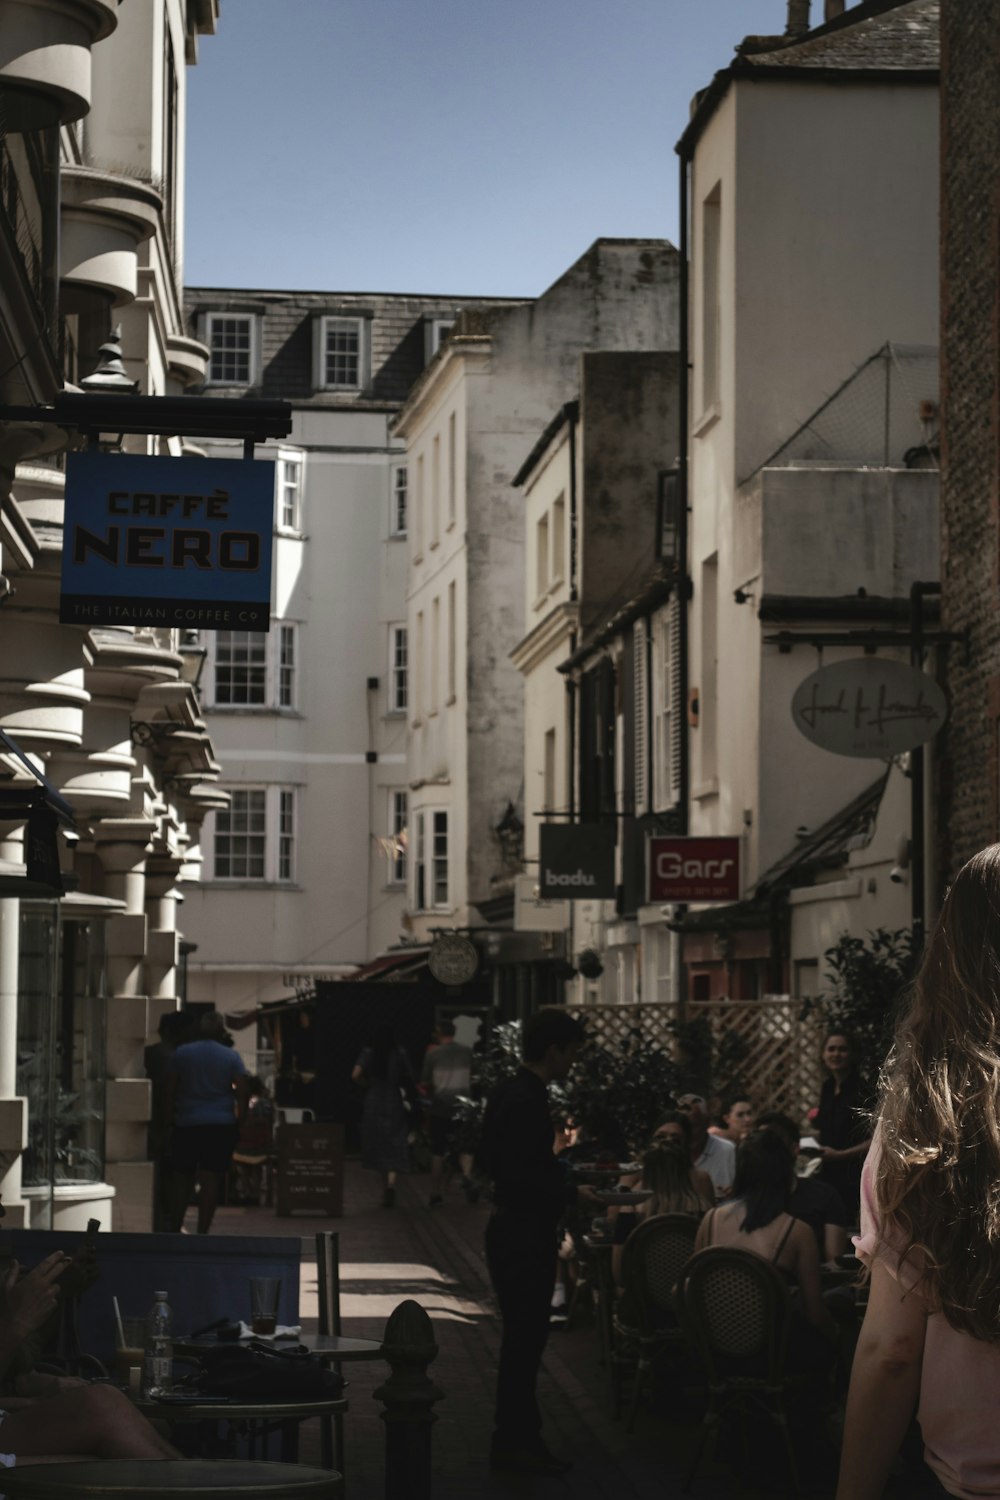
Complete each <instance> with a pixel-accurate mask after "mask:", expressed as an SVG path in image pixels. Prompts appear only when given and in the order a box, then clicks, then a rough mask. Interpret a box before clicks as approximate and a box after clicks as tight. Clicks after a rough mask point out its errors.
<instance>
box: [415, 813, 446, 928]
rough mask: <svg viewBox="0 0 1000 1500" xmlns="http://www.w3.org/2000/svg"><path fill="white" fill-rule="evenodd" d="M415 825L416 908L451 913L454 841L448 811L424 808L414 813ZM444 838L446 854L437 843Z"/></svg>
mask: <svg viewBox="0 0 1000 1500" xmlns="http://www.w3.org/2000/svg"><path fill="white" fill-rule="evenodd" d="M413 823H414V842H413V909H414V911H450V909H451V864H450V859H451V842H450V829H449V819H448V808H446V807H421V808H420V809H419V810H418V811H417V812H416V813H414V815H413ZM442 838H443V840H444V852H443V853H441V850H440V845H439V844H438V842H437V841H438V839H442ZM428 897H429V898H430V899H429V900H428V899H427V898H428Z"/></svg>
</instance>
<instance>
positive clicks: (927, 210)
mask: <svg viewBox="0 0 1000 1500" xmlns="http://www.w3.org/2000/svg"><path fill="white" fill-rule="evenodd" d="M790 16H792V11H790ZM936 67H937V11H936V6H935V5H934V4H933V3H924V0H911V3H908V4H903V5H900V6H898V7H896V8H894V9H890V10H887V11H885V12H882V13H880V14H877V15H873V16H868V17H865V18H862V19H861V20H858V18H857V17H856V16H854V15H853V14H852V12H850V11H848V12H847V13H846V14H845V15H843V16H841V17H839V18H838V19H836V20H834V21H832V22H830V23H828V24H825V25H822V26H820V27H817V28H816V29H815V30H814V31H812V32H809V33H808V34H804V33H802V34H800V33H799V32H798V31H797V30H796V29H795V27H794V26H792V27H790V34H788V35H786V36H785V37H784V38H778V37H773V38H749V39H748V44H747V45H746V46H745V47H744V49H742V50H739V51H738V54H737V58H736V61H735V62H734V63H733V64H732V65H731V66H730V67H729V68H727V69H725V70H724V71H723V72H721V73H719V74H717V75H716V78H715V80H714V81H713V83H712V85H711V87H710V88H709V89H708V90H706V91H705V93H704V95H702V96H700V98H699V100H698V101H697V103H696V107H695V110H694V112H693V116H692V121H691V124H690V125H689V127H688V129H687V131H686V132H685V135H684V136H683V137H682V140H681V143H680V146H679V148H678V149H679V151H680V153H681V159H682V172H683V173H684V177H685V190H686V198H687V202H688V204H689V214H690V226H691V229H690V235H691V238H690V267H691V282H690V288H691V290H690V312H689V337H690V362H691V370H692V378H691V382H690V389H689V424H688V434H687V445H688V452H687V475H688V487H687V500H688V503H689V506H690V517H691V519H690V552H689V568H690V576H691V588H692V598H691V603H690V609H689V624H690V642H691V649H690V703H689V705H688V717H689V721H690V722H689V728H688V736H689V739H688V744H689V755H690V832H691V833H692V834H696V835H697V834H705V835H710V834H715V835H731V836H737V837H739V838H740V839H741V840H742V849H743V861H744V876H743V889H744V908H745V909H744V911H743V913H742V916H741V914H740V913H739V912H737V911H735V910H734V911H733V912H730V913H723V914H720V922H719V923H714V922H713V920H712V919H711V914H710V913H704V912H703V913H701V914H700V916H699V918H698V919H697V921H696V923H695V924H694V925H695V927H696V929H697V930H690V931H688V932H687V934H686V935H685V936H684V938H683V945H684V949H683V956H684V960H685V964H686V969H687V994H688V996H689V997H690V998H696V999H710V998H719V997H721V996H723V995H730V996H732V997H735V998H755V997H756V996H758V995H759V994H762V993H764V992H766V991H769V990H770V991H781V990H786V989H791V990H793V991H794V992H796V993H812V992H813V990H814V989H815V987H816V985H817V983H818V982H819V980H820V979H821V974H820V970H821V968H822V959H823V953H824V950H825V949H826V948H827V947H829V946H831V945H832V943H833V942H834V941H835V940H836V938H837V937H838V936H839V935H840V934H841V933H842V932H844V931H849V932H850V933H852V934H854V935H855V936H859V937H860V936H863V935H864V933H865V932H866V931H868V930H870V929H873V928H875V927H879V926H885V927H890V928H897V927H902V926H904V925H906V923H907V922H908V921H909V901H910V897H909V893H908V891H907V890H906V888H905V887H904V886H903V885H902V884H899V883H894V882H893V881H890V879H889V872H890V869H891V868H892V866H893V865H894V864H895V863H896V857H897V851H898V848H899V844H900V838H901V836H905V835H906V834H907V833H908V832H909V809H908V803H907V796H908V793H907V783H906V782H905V778H904V777H903V771H902V768H901V767H900V766H899V765H896V766H893V767H892V768H891V769H890V773H889V776H888V780H887V781H885V782H884V784H883V781H882V778H883V776H884V774H885V769H886V768H885V767H884V766H883V765H881V763H879V762H871V761H865V760H854V759H849V758H846V757H843V756H838V755H834V754H832V753H830V752H828V751H825V750H822V749H820V748H818V747H817V746H815V745H811V744H809V743H808V742H807V741H806V740H805V739H804V738H803V737H802V736H801V735H800V734H799V733H798V731H797V729H796V728H795V727H794V724H793V721H792V717H791V699H792V695H793V693H794V691H795V688H796V687H797V686H798V684H799V683H800V682H801V681H802V680H803V679H804V678H806V677H807V676H808V675H809V674H810V673H811V672H813V671H814V670H815V669H816V667H817V666H818V665H820V664H821V663H830V662H832V661H836V660H839V659H842V658H844V657H850V656H857V655H859V654H862V653H863V651H864V650H865V649H866V639H867V648H870V649H877V650H878V651H879V652H880V653H884V654H887V655H889V656H895V657H897V658H901V659H903V660H905V661H908V660H909V653H910V639H909V634H908V620H909V591H910V586H911V584H912V583H914V582H916V581H922V582H933V581H934V580H935V579H936V578H937V576H938V532H937V475H936V473H935V472H934V468H935V446H934V444H935V438H936V398H937V380H936V357H935V349H934V346H935V344H936V341H937V326H938V324H937V320H938V290H937V188H936V173H935V172H934V171H931V172H928V170H927V167H928V163H934V162H936V160H937V152H938V144H937V141H938V97H937V95H938V90H937V73H936ZM876 247H877V248H876ZM866 632H867V633H868V635H867V638H866V636H865V633H866ZM872 632H874V636H872V635H871V633H872ZM930 666H931V669H932V667H933V663H931V664H930ZM876 783H878V786H876ZM866 791H870V792H871V796H870V798H869V801H868V803H867V805H866V807H865V808H863V809H862V810H861V811H860V812H859V811H858V809H857V808H856V807H854V804H855V801H856V799H858V798H862V800H863V797H864V794H865V793H866ZM852 807H854V814H852V815H851V816H847V817H846V819H845V821H843V824H842V826H840V828H839V832H838V831H837V825H838V819H840V818H841V817H842V815H845V814H847V813H848V812H849V810H850V809H851V808H852ZM928 813H929V809H928ZM838 838H839V844H838V843H837V839H838ZM831 840H833V843H834V844H836V845H837V847H836V849H835V850H834V849H833V848H832V845H831ZM832 855H833V856H835V857H831V856H832ZM778 888H780V889H782V890H784V892H785V894H786V895H787V897H788V900H789V903H790V907H789V926H790V934H789V937H788V941H787V947H786V950H785V951H781V947H780V945H779V944H777V943H776V941H775V935H774V931H773V926H772V927H771V928H769V923H768V917H767V899H768V895H769V893H770V894H772V895H773V893H774V891H775V890H776V889H778ZM789 892H790V894H789ZM754 902H757V907H756V912H757V918H756V920H755V921H754V920H751V918H752V917H753V912H752V911H749V909H748V908H749V907H752V906H753V904H754ZM727 923H728V924H729V925H727Z"/></svg>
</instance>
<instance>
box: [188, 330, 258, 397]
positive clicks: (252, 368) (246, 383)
mask: <svg viewBox="0 0 1000 1500" xmlns="http://www.w3.org/2000/svg"><path fill="white" fill-rule="evenodd" d="M222 322H238V323H246V324H247V325H248V327H249V329H250V348H249V355H248V373H247V378H246V380H223V379H222V378H221V377H219V376H215V375H213V374H212V358H213V355H214V352H215V351H214V345H213V342H212V340H213V331H214V327H215V324H216V323H222ZM202 338H203V340H204V342H205V343H206V344H207V345H208V348H209V349H210V350H211V351H212V353H210V355H209V359H208V368H207V370H206V372H205V384H206V385H221V386H239V387H242V388H248V387H250V386H254V385H256V384H257V383H258V378H259V377H258V369H259V359H260V319H259V317H258V315H257V314H256V313H244V312H208V313H206V314H205V320H204V324H203V327H202Z"/></svg>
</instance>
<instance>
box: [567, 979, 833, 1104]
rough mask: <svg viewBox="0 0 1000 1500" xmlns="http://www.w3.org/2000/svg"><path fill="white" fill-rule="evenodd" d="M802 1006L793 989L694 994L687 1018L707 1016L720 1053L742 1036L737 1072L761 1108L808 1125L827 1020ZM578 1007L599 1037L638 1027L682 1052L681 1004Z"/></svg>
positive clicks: (610, 1040) (612, 1040) (607, 1040)
mask: <svg viewBox="0 0 1000 1500" xmlns="http://www.w3.org/2000/svg"><path fill="white" fill-rule="evenodd" d="M801 1010H802V1001H801V1000H798V999H795V998H793V997H792V996H790V995H767V996H765V997H764V998H763V999H762V1000H707V1001H695V1002H692V1003H691V1004H689V1005H688V1006H687V1007H686V1009H685V1012H684V1014H683V1020H684V1021H685V1022H692V1021H697V1020H699V1019H702V1020H705V1021H707V1022H708V1024H709V1026H710V1028H711V1034H712V1041H713V1051H714V1054H715V1055H716V1056H718V1055H719V1050H720V1046H722V1044H723V1043H724V1041H725V1039H726V1038H727V1037H732V1038H734V1039H736V1038H738V1040H739V1043H740V1044H741V1046H740V1051H742V1052H743V1054H744V1055H743V1057H742V1059H741V1061H740V1062H739V1064H738V1071H739V1075H740V1077H741V1079H742V1080H743V1082H744V1083H745V1084H746V1086H747V1090H748V1092H749V1094H750V1097H751V1099H752V1101H753V1104H754V1107H755V1109H756V1110H757V1111H761V1110H765V1109H780V1110H783V1111H784V1112H785V1113H786V1114H788V1115H791V1116H792V1118H793V1119H794V1120H796V1121H798V1122H799V1123H800V1125H802V1126H805V1123H806V1115H807V1114H808V1112H809V1110H810V1109H812V1108H813V1107H814V1106H815V1105H817V1104H818V1103H819V1093H820V1087H821V1085H822V1082H823V1069H822V1066H821V1064H820V1059H819V1052H820V1045H821V1043H822V1038H823V1027H822V1022H821V1020H820V1018H819V1016H813V1017H810V1018H809V1019H808V1020H806V1021H802V1020H800V1019H799V1016H800V1013H801ZM573 1013H574V1014H575V1015H577V1016H579V1018H580V1020H581V1021H583V1023H584V1025H585V1026H586V1027H587V1031H588V1032H589V1034H590V1035H591V1036H592V1037H593V1039H594V1040H595V1041H596V1042H598V1043H599V1044H600V1045H602V1046H605V1047H608V1048H609V1049H610V1050H612V1051H613V1050H615V1049H616V1048H617V1046H618V1044H619V1042H621V1041H622V1040H624V1038H625V1037H626V1036H628V1035H629V1034H630V1033H632V1032H635V1031H638V1032H639V1033H640V1034H641V1035H642V1036H643V1037H644V1038H645V1039H646V1040H647V1041H650V1042H652V1043H653V1044H654V1045H656V1046H659V1047H661V1048H662V1049H663V1051H664V1052H667V1053H669V1055H670V1056H671V1057H675V1058H676V1057H677V1052H678V1045H677V1038H676V1036H675V1034H674V1031H673V1025H674V1023H675V1022H676V1021H677V1020H678V1019H679V1013H678V1011H677V1008H676V1006H673V1005H660V1004H650V1005H583V1006H575V1007H573ZM711 1082H714V1083H718V1082H720V1080H712V1081H711Z"/></svg>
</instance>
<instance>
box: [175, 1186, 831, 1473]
mask: <svg viewBox="0 0 1000 1500" xmlns="http://www.w3.org/2000/svg"><path fill="white" fill-rule="evenodd" d="M427 1199H428V1179H427V1178H426V1177H424V1176H421V1175H414V1176H410V1177H407V1178H402V1179H401V1180H400V1184H399V1187H398V1189H397V1194H396V1203H397V1206H396V1207H395V1208H393V1209H386V1208H383V1207H382V1205H381V1184H380V1181H379V1179H378V1178H377V1177H376V1175H375V1174H374V1173H371V1172H365V1171H363V1170H362V1169H361V1167H360V1165H359V1164H358V1163H357V1162H354V1161H348V1163H347V1167H346V1175H345V1199H344V1212H343V1216H342V1217H341V1218H338V1219H328V1218H320V1217H316V1216H312V1215H306V1214H298V1215H295V1216H294V1217H290V1218H277V1217H276V1216H275V1215H274V1213H273V1211H272V1210H270V1209H266V1208H242V1207H224V1208H221V1209H220V1210H219V1211H218V1214H217V1216H216V1220H215V1225H214V1232H215V1233H218V1234H235V1235H257V1234H269V1235H275V1234H277V1235H283V1234H288V1235H296V1236H299V1237H300V1238H301V1240H302V1251H303V1253H302V1275H301V1283H300V1313H301V1317H302V1326H303V1330H304V1331H306V1332H309V1331H315V1329H316V1320H317V1315H318V1304H317V1286H316V1261H315V1244H314V1240H313V1236H314V1235H315V1233H316V1232H317V1231H318V1230H323V1229H335V1230H337V1231H338V1232H339V1235H340V1262H341V1308H342V1316H343V1331H344V1333H345V1334H347V1335H350V1336H353V1337H357V1338H381V1337H382V1335H383V1332H384V1328H385V1322H386V1319H387V1317H388V1315H389V1313H390V1312H391V1310H392V1309H393V1308H394V1307H395V1306H396V1305H397V1304H398V1303H399V1302H401V1301H403V1300H404V1299H405V1298H408V1297H412V1298H414V1299H415V1300H416V1301H417V1302H419V1303H420V1304H421V1306H422V1307H424V1308H425V1309H426V1310H427V1312H428V1314H429V1315H430V1317H431V1319H432V1323H433V1328H434V1335H435V1339H436V1341H437V1344H438V1354H437V1357H436V1358H435V1360H434V1362H433V1364H432V1365H431V1366H430V1371H429V1373H430V1375H431V1377H432V1379H433V1380H434V1382H435V1384H436V1385H438V1386H439V1387H440V1388H441V1390H442V1392H443V1397H442V1399H441V1401H440V1402H439V1403H438V1405H437V1407H436V1409H435V1410H436V1414H437V1422H436V1423H435V1426H434V1430H433V1440H432V1441H433V1454H434V1459H433V1468H434V1482H433V1500H478V1497H483V1500H502V1497H507V1496H512V1495H520V1496H527V1497H529V1500H530V1497H533V1496H535V1495H538V1496H550V1497H552V1500H560V1497H562V1496H572V1497H574V1500H680V1497H681V1495H682V1493H683V1489H682V1485H683V1476H684V1474H685V1472H686V1468H687V1464H688V1463H689V1461H690V1458H691V1455H692V1453H693V1451H694V1446H693V1445H694V1443H695V1441H696V1439H697V1431H698V1425H699V1423H700V1409H699V1407H698V1405H697V1400H696V1398H695V1397H693V1396H692V1394H691V1392H690V1391H687V1392H685V1390H684V1389H683V1388H682V1383H680V1382H678V1383H676V1384H674V1385H672V1386H671V1385H664V1386H661V1387H660V1388H657V1389H656V1390H654V1393H653V1398H652V1400H651V1402H650V1404H649V1406H648V1407H647V1409H645V1410H643V1411H642V1412H641V1413H640V1415H639V1420H638V1421H637V1423H636V1430H635V1432H634V1433H631V1434H630V1433H628V1432H627V1431H626V1430H625V1425H624V1422H622V1421H616V1420H615V1419H614V1417H613V1415H612V1412H611V1403H610V1393H609V1386H608V1379H607V1374H606V1372H605V1370H604V1369H603V1368H602V1367H601V1365H600V1363H599V1358H598V1344H597V1334H596V1329H595V1327H594V1326H593V1323H582V1324H581V1325H580V1326H575V1327H573V1328H569V1329H567V1328H557V1329H555V1330H554V1331H553V1333H552V1335H551V1337H550V1339H549V1343H548V1348H547V1350H546V1354H545V1359H544V1364H543V1368H542V1373H541V1377H540V1380H539V1399H540V1402H541V1406H542V1410H543V1413H544V1416H545V1424H546V1425H545V1435H546V1439H547V1441H548V1443H549V1445H550V1447H551V1448H552V1450H553V1452H555V1453H557V1454H558V1455H559V1456H560V1457H565V1458H571V1459H572V1460H573V1462H574V1468H573V1471H572V1472H571V1473H570V1474H569V1475H568V1476H567V1477H566V1478H565V1479H561V1480H552V1479H541V1478H527V1479H526V1478H522V1477H514V1476H509V1475H501V1474H493V1473H491V1472H490V1470H489V1468H488V1454H489V1445H490V1435H491V1431H492V1425H493V1395H494V1384H495V1379H496V1365H497V1354H498V1349H499V1326H498V1321H497V1317H496V1311H495V1307H494V1303H493V1298H492V1294H491V1291H490V1286H489V1277H488V1274H487V1270H486V1263H485V1258H484V1254H483V1232H484V1228H485V1224H486V1219H487V1217H488V1212H489V1210H488V1207H487V1206H485V1205H484V1204H482V1203H480V1204H478V1205H476V1206H474V1207H473V1206H470V1205H469V1204H467V1203H466V1202H465V1199H464V1198H463V1197H462V1195H461V1194H460V1192H459V1191H458V1189H457V1187H456V1189H455V1190H454V1191H453V1192H449V1193H448V1194H447V1196H446V1198H445V1202H444V1203H443V1204H442V1205H440V1206H439V1207H437V1208H435V1209H433V1210H432V1209H430V1208H429V1207H428V1205H427ZM192 1221H193V1214H192V1215H191V1216H189V1225H190V1227H192V1228H193V1222H192ZM225 1311H227V1312H228V1313H230V1314H231V1315H233V1316H240V1314H241V1309H238V1308H233V1309H226V1310H225ZM344 1369H345V1374H346V1375H347V1378H348V1380H349V1382H350V1386H349V1389H348V1392H347V1394H348V1397H349V1400H350V1411H349V1412H348V1414H347V1417H346V1420H345V1430H346V1462H345V1470H346V1480H347V1488H346V1495H347V1500H384V1442H385V1433H384V1425H383V1423H382V1421H381V1415H380V1414H381V1411H382V1407H381V1404H380V1403H379V1402H378V1401H377V1400H376V1399H375V1398H374V1392H375V1389H376V1388H377V1386H378V1385H379V1384H380V1383H381V1382H382V1381H383V1380H384V1379H385V1378H386V1375H387V1374H388V1369H387V1367H386V1366H385V1365H384V1364H383V1363H381V1362H375V1363H370V1364H369V1363H361V1364H351V1365H347V1366H345V1367H344ZM315 1425H316V1424H307V1426H306V1427H305V1428H304V1429H303V1433H302V1445H301V1453H300V1457H301V1461H302V1462H303V1463H310V1462H313V1463H315V1462H318V1461H319V1437H318V1432H314V1431H312V1430H311V1429H312V1428H313V1427H314V1426H315ZM765 1425H766V1424H765ZM726 1457H727V1454H726V1452H725V1445H724V1442H723V1443H722V1445H721V1451H720V1450H719V1449H717V1450H716V1451H715V1452H709V1453H707V1454H706V1456H705V1458H704V1461H703V1463H702V1465H701V1468H700V1470H699V1472H698V1476H697V1478H696V1480H695V1483H694V1489H693V1496H694V1500H749V1497H751V1496H756V1497H760V1496H772V1495H773V1496H775V1497H778V1496H782V1495H786V1494H789V1493H790V1486H789V1485H788V1483H787V1477H786V1472H785V1468H784V1464H783V1461H782V1458H781V1455H780V1451H779V1450H778V1449H777V1448H775V1450H774V1459H775V1461H774V1466H773V1472H772V1470H771V1466H770V1465H765V1466H764V1472H762V1473H761V1474H760V1483H759V1484H757V1485H755V1486H754V1487H752V1488H751V1487H747V1486H746V1485H744V1484H741V1483H740V1482H739V1480H738V1479H737V1478H736V1477H734V1474H733V1472H732V1470H731V1469H730V1468H729V1466H728V1464H727V1463H726V1462H725V1460H726ZM805 1457H806V1466H807V1468H808V1466H809V1457H810V1455H809V1454H808V1453H807V1454H806V1455H805ZM819 1469H820V1472H819V1473H818V1474H817V1475H816V1476H813V1477H810V1476H809V1475H808V1474H807V1476H806V1478H805V1482H804V1486H803V1500H828V1497H829V1496H830V1495H832V1493H833V1486H834V1476H833V1474H832V1472H831V1464H830V1463H829V1462H826V1463H825V1464H824V1463H820V1465H819Z"/></svg>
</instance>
